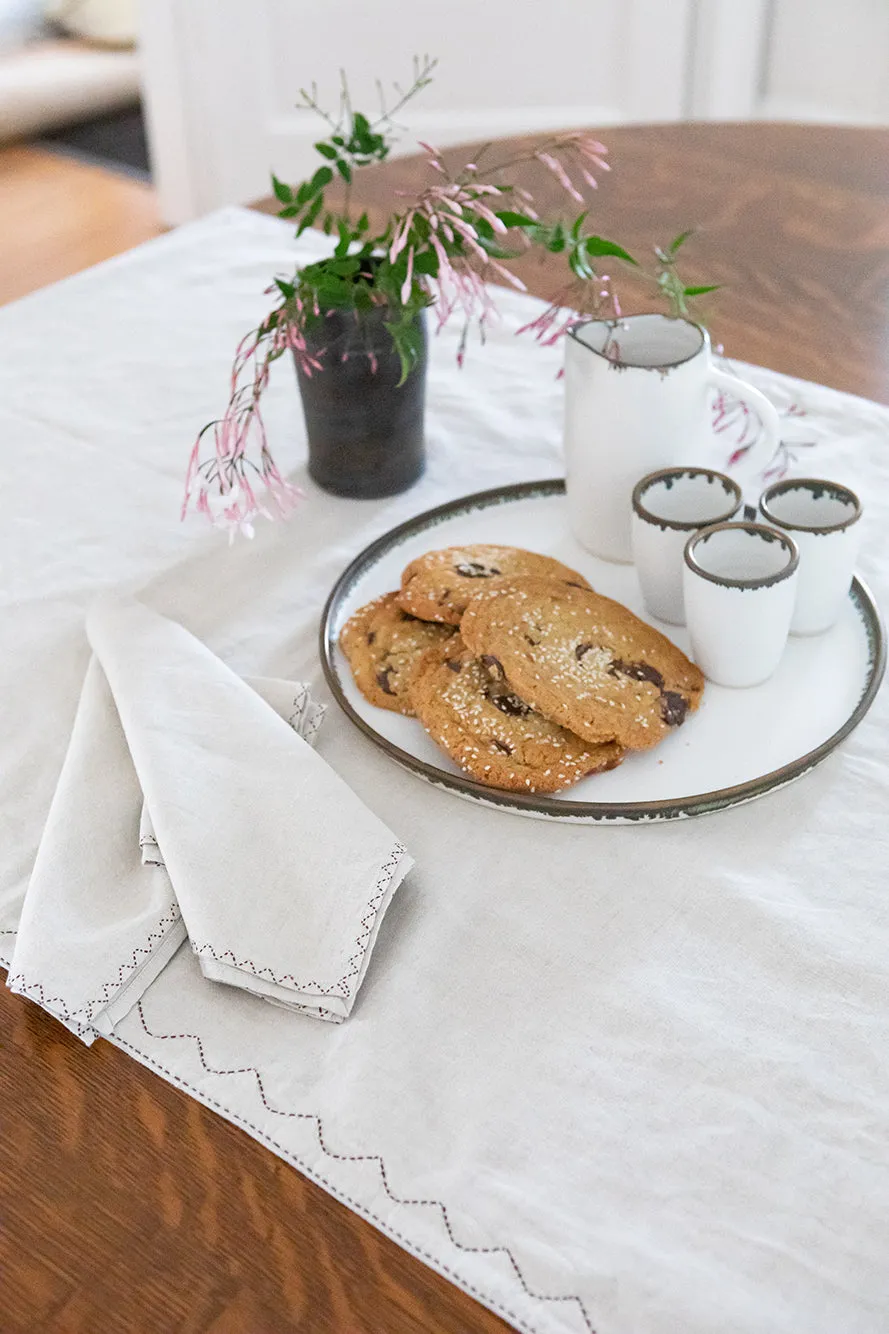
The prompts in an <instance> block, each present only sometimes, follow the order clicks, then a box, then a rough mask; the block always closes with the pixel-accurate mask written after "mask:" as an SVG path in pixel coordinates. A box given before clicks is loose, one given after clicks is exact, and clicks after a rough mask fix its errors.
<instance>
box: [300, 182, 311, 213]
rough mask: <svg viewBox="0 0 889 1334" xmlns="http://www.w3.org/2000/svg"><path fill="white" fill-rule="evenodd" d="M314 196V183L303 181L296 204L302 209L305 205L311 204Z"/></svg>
mask: <svg viewBox="0 0 889 1334" xmlns="http://www.w3.org/2000/svg"><path fill="white" fill-rule="evenodd" d="M313 194H314V191H313V190H312V182H311V181H303V183H302V185H301V186H300V187H299V189H298V190H297V192H296V202H297V204H299V206H300V208H302V206H303V204H307V203H308V202H309V200H310V199H311V198H312V195H313Z"/></svg>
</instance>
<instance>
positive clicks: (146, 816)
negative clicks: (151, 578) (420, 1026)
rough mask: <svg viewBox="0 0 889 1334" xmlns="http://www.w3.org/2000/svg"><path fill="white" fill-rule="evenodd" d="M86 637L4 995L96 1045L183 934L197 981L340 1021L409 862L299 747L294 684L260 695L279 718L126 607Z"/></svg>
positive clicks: (187, 638)
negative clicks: (67, 740)
mask: <svg viewBox="0 0 889 1334" xmlns="http://www.w3.org/2000/svg"><path fill="white" fill-rule="evenodd" d="M87 632H88V637H89V641H90V645H91V647H92V649H93V652H94V655H95V656H94V658H93V660H92V661H91V663H90V665H89V668H88V669H87V674H86V680H85V682H84V688H83V693H82V695H81V701H80V706H79V708H78V712H77V717H76V719H75V722H74V730H73V733H72V738H71V744H70V746H69V748H68V753H67V755H66V757H65V763H64V766H63V768H62V774H61V777H60V780H59V786H58V788H57V790H56V793H55V796H54V798H53V803H52V806H51V808H50V813H49V819H48V821H47V827H46V830H45V831H44V835H43V838H42V840H41V843H40V848H39V849H38V852H37V859H36V863H35V867H34V873H33V875H32V877H31V881H30V884H29V888H28V893H27V896H26V898H25V903H24V906H23V910H22V919H21V923H20V929H19V932H18V938H17V941H16V948H15V953H14V955H13V958H12V962H11V967H10V975H9V985H10V987H11V988H12V989H13V990H14V991H18V992H20V993H21V994H22V995H25V996H29V997H30V998H31V999H33V1000H37V1001H38V1002H39V1003H40V1004H42V1005H43V1006H44V1007H45V1008H46V1009H48V1010H50V1012H51V1013H53V1014H54V1015H55V1016H56V1017H57V1018H59V1019H60V1020H61V1021H62V1022H63V1023H65V1024H66V1026H67V1027H69V1028H71V1029H72V1031H74V1032H75V1033H77V1035H78V1036H79V1037H82V1038H83V1039H84V1040H85V1041H87V1042H90V1041H92V1039H93V1037H94V1036H95V1035H96V1034H97V1033H105V1034H106V1035H107V1034H109V1033H111V1032H112V1031H113V1028H114V1025H115V1024H116V1023H118V1022H120V1020H121V1019H123V1018H124V1016H125V1015H126V1014H127V1013H128V1012H129V1010H130V1009H131V1008H132V1007H133V1005H134V1004H136V1002H137V1001H138V999H139V998H140V996H141V995H142V994H143V993H144V991H145V989H146V988H147V987H148V986H149V985H150V984H151V982H152V981H153V980H154V979H155V977H157V975H158V974H159V972H160V971H161V969H162V968H163V967H164V966H165V965H166V964H167V963H168V962H169V960H170V958H171V957H172V955H173V953H174V952H175V950H176V949H178V948H179V946H180V945H181V944H182V941H183V939H184V938H185V935H186V933H187V935H188V937H189V941H190V945H191V949H192V952H193V953H194V954H195V956H196V957H197V959H198V963H199V965H200V969H201V972H202V973H203V975H204V976H205V977H207V978H210V979H211V980H213V981H216V982H225V983H228V984H229V985H231V986H236V987H243V988H244V989H245V990H246V991H249V992H251V993H253V994H255V995H259V996H262V997H263V998H264V999H266V1000H269V1001H271V1002H272V1003H274V1004H276V1005H282V1006H284V1007H287V1008H291V1009H293V1010H296V1011H299V1012H301V1013H305V1014H310V1015H312V1016H314V1017H315V1018H319V1019H326V1020H331V1021H333V1022H341V1021H342V1020H343V1019H345V1018H347V1017H348V1015H349V1013H350V1011H351V1009H352V1005H353V1004H354V1001H355V997H356V995H357V992H358V989H359V987H360V986H361V982H362V980H363V978H364V973H365V971H366V969H367V965H368V961H369V959H370V956H371V953H372V951H373V946H374V944H375V941H376V936H377V933H378V931H379V927H380V923H381V922H382V920H383V917H384V916H385V912H386V909H387V908H388V906H389V903H390V901H391V898H392V895H393V893H394V892H395V890H396V889H397V887H398V885H399V884H400V883H401V880H402V879H403V877H404V875H405V873H406V872H407V870H408V869H409V868H410V865H411V861H410V858H409V857H408V856H407V854H406V852H405V849H404V847H403V845H402V844H401V843H400V842H399V841H398V839H397V838H396V837H395V836H394V835H393V834H392V833H391V832H390V830H388V829H387V828H386V826H385V825H384V824H383V823H382V821H380V820H378V819H377V817H376V816H375V815H373V814H372V812H371V811H369V810H368V809H367V807H366V806H364V804H363V803H362V802H360V801H359V800H358V799H357V797H355V796H354V794H353V793H352V792H350V790H349V788H348V787H347V786H346V784H345V783H344V782H343V781H342V779H341V778H339V777H337V775H336V774H335V773H334V772H333V770H332V769H330V768H329V766H328V765H326V764H325V763H324V761H323V760H322V759H321V758H320V757H319V756H318V755H316V754H315V752H314V751H313V750H312V749H311V747H310V746H309V745H308V743H307V741H306V740H305V739H304V737H303V736H302V735H300V732H299V730H298V727H299V725H300V724H302V726H303V730H304V731H308V732H311V731H313V730H314V726H315V724H316V722H317V720H318V710H317V708H316V707H314V706H313V705H312V704H311V701H309V700H307V691H306V689H305V687H298V686H295V685H293V684H292V683H291V684H290V685H289V686H288V685H287V683H276V682H269V683H266V686H265V691H264V693H265V694H266V695H274V694H275V693H277V694H278V695H279V696H281V697H282V698H281V702H282V703H283V704H284V707H285V709H286V710H287V712H286V714H284V715H283V716H282V714H280V713H279V712H277V711H276V710H275V709H274V708H270V707H269V704H268V703H267V701H266V699H264V698H263V697H262V694H260V693H259V692H258V691H257V690H255V689H252V688H251V686H250V685H248V684H247V683H246V682H244V681H242V680H240V678H239V677H237V676H236V675H235V674H234V673H233V672H232V671H230V670H229V669H228V668H227V667H226V666H225V664H224V663H222V662H220V660H219V659H218V658H217V657H215V656H214V654H212V653H211V652H210V651H209V650H208V649H206V648H205V647H204V645H203V644H201V643H199V642H198V640H196V639H195V638H194V636H192V635H190V634H188V633H187V631H185V630H183V629H182V627H181V626H178V625H175V624H174V623H173V622H171V621H168V620H166V619H165V618H164V617H162V616H158V615H157V614H156V613H154V612H151V611H149V610H148V609H147V608H145V607H143V606H142V605H141V604H140V603H138V602H136V601H133V600H123V601H121V600H114V599H102V600H100V601H99V603H98V604H97V605H96V606H95V607H93V608H92V610H91V611H90V614H89V616H88V618H87ZM294 723H297V727H294ZM143 798H144V805H143ZM140 817H141V818H140Z"/></svg>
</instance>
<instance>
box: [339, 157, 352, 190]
mask: <svg viewBox="0 0 889 1334" xmlns="http://www.w3.org/2000/svg"><path fill="white" fill-rule="evenodd" d="M336 169H337V171H338V172H339V174H340V175H341V176H342V178H343V180H344V181H345V182H346V185H349V184H350V183H351V180H352V168H351V167H350V166H349V164H348V162H346V161H345V159H344V158H341V157H340V158H337V160H336Z"/></svg>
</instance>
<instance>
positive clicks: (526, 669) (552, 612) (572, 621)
mask: <svg viewBox="0 0 889 1334" xmlns="http://www.w3.org/2000/svg"><path fill="white" fill-rule="evenodd" d="M460 633H461V636H462V638H463V640H464V642H465V643H466V645H467V646H468V648H469V649H470V650H471V651H472V652H473V653H475V654H477V655H478V656H479V657H481V656H482V655H489V656H491V657H493V658H496V660H497V661H498V663H499V664H500V667H501V669H502V671H503V676H504V680H505V682H507V683H508V686H509V688H510V689H511V690H513V691H514V692H515V693H516V695H518V696H519V698H521V699H523V700H526V701H527V702H528V703H529V704H531V705H532V707H533V708H535V709H537V710H538V711H539V712H540V713H542V714H543V715H544V717H546V718H551V719H552V720H553V722H555V723H559V724H561V726H562V727H566V728H568V729H569V730H570V731H572V732H576V733H577V735H578V736H582V737H584V738H585V739H586V740H587V741H589V742H591V743H595V742H602V741H606V740H608V739H609V738H614V739H615V740H616V741H618V742H619V744H620V745H622V746H626V747H627V748H629V749H632V750H647V749H649V748H650V747H651V746H655V745H657V743H658V742H659V741H661V740H662V739H663V738H664V737H665V736H667V735H669V733H670V732H671V731H673V729H674V728H676V727H679V726H680V725H681V724H682V723H683V722H684V721H685V718H686V716H687V714H688V713H690V712H691V711H693V710H694V709H696V708H697V707H698V704H699V703H700V699H701V694H702V692H703V689H704V678H703V676H702V675H701V673H700V671H699V670H698V668H697V667H696V666H695V665H694V663H692V662H689V660H688V658H687V657H686V656H685V654H684V653H682V652H681V651H680V650H679V649H678V648H677V647H676V645H675V644H673V643H671V642H670V640H669V639H667V638H666V637H665V636H664V635H662V634H661V633H660V632H659V631H658V630H655V629H654V628H653V627H652V626H650V625H648V624H647V623H646V622H645V621H641V620H640V619H639V618H638V617H637V616H634V615H633V613H632V612H631V611H629V610H628V609H627V608H626V607H624V606H622V605H621V604H620V603H619V602H613V601H612V600H611V598H606V597H601V596H600V595H599V594H598V593H594V592H593V591H592V590H591V589H582V588H569V587H568V586H567V585H566V584H564V583H555V582H554V581H552V580H545V579H536V578H527V577H519V578H515V579H511V580H509V581H504V582H503V583H501V585H500V586H499V587H498V588H497V589H496V590H495V591H494V592H493V593H492V595H491V596H490V597H488V598H473V599H472V601H471V602H470V604H469V606H468V608H467V610H466V613H465V615H464V617H463V621H462V623H461V629H460Z"/></svg>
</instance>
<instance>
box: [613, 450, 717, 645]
mask: <svg viewBox="0 0 889 1334" xmlns="http://www.w3.org/2000/svg"><path fill="white" fill-rule="evenodd" d="M741 503H742V496H741V488H740V486H738V483H737V482H735V481H733V480H732V478H731V477H726V475H725V473H721V472H714V471H713V469H712V468H660V469H659V470H658V471H657V472H650V473H649V474H648V476H647V477H643V478H642V480H641V481H639V482H637V483H636V485H635V487H634V488H633V527H632V533H633V563H634V565H635V566H636V574H637V575H638V576H639V584H640V587H641V589H642V599H643V601H644V603H645V607H646V610H647V611H650V612H651V614H652V616H657V618H658V619H659V620H661V621H667V623H668V624H669V625H685V604H684V601H683V597H682V571H683V569H684V568H685V561H684V553H685V544H686V542H687V541H688V539H689V537H690V535H691V534H692V533H695V532H697V530H698V529H699V528H705V527H708V526H709V525H710V524H714V523H726V522H727V521H728V520H729V519H733V518H734V517H735V515H736V514H737V512H738V510H739V509H740V508H741Z"/></svg>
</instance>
